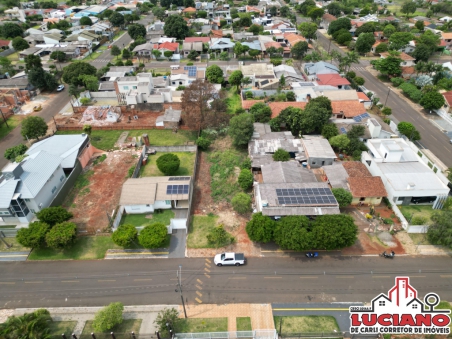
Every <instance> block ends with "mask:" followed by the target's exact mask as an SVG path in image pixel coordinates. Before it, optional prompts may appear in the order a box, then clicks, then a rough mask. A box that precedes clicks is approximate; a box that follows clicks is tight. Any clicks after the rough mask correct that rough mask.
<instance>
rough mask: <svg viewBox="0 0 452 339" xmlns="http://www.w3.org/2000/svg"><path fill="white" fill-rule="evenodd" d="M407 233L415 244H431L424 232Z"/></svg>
mask: <svg viewBox="0 0 452 339" xmlns="http://www.w3.org/2000/svg"><path fill="white" fill-rule="evenodd" d="M408 235H409V236H410V238H411V240H413V244H415V245H431V244H430V242H429V241H428V240H427V234H425V233H408Z"/></svg>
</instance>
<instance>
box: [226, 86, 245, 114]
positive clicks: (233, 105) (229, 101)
mask: <svg viewBox="0 0 452 339" xmlns="http://www.w3.org/2000/svg"><path fill="white" fill-rule="evenodd" d="M226 105H227V106H228V109H227V112H228V113H229V114H234V113H235V111H236V110H237V109H239V108H242V101H241V99H240V95H239V94H237V87H235V86H233V87H231V89H230V90H229V91H228V96H227V98H226Z"/></svg>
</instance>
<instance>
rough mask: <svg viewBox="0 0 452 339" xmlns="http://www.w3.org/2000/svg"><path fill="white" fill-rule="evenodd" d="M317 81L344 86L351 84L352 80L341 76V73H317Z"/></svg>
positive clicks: (321, 83)
mask: <svg viewBox="0 0 452 339" xmlns="http://www.w3.org/2000/svg"><path fill="white" fill-rule="evenodd" d="M317 79H318V80H317V83H318V84H319V85H320V86H321V85H329V86H334V87H338V88H341V87H343V86H350V82H349V81H348V80H347V79H345V78H343V77H341V76H340V75H339V74H317Z"/></svg>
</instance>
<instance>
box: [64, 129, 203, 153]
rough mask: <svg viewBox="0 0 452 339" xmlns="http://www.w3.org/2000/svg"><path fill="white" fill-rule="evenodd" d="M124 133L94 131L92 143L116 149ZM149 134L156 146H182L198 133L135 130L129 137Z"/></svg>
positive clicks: (75, 132) (76, 132) (192, 139)
mask: <svg viewBox="0 0 452 339" xmlns="http://www.w3.org/2000/svg"><path fill="white" fill-rule="evenodd" d="M122 132H124V131H92V132H91V143H92V144H93V146H94V147H96V148H99V149H101V150H104V151H109V150H111V149H113V148H114V146H115V143H116V141H118V138H119V136H120V135H121V133H122ZM143 133H147V134H148V136H149V142H150V143H151V145H154V146H180V145H184V144H185V143H186V142H187V141H195V140H196V133H194V132H191V131H179V132H178V133H173V132H172V131H170V130H134V131H130V132H129V137H137V136H141V135H143ZM56 134H60V135H62V134H82V131H58V132H56Z"/></svg>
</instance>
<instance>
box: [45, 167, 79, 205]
mask: <svg viewBox="0 0 452 339" xmlns="http://www.w3.org/2000/svg"><path fill="white" fill-rule="evenodd" d="M82 170H83V167H82V164H81V163H80V161H77V162H76V163H75V166H74V169H73V170H72V172H71V174H69V176H68V177H67V178H66V181H64V184H63V186H62V187H61V189H60V191H59V192H58V194H57V195H56V196H55V197H54V198H53V201H52V202H51V203H50V205H49V206H60V205H61V204H62V203H63V201H64V199H65V198H66V196H67V195H68V194H69V192H70V191H71V189H72V187H74V184H75V181H76V180H77V178H78V176H79V175H80V173H82Z"/></svg>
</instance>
